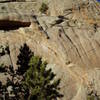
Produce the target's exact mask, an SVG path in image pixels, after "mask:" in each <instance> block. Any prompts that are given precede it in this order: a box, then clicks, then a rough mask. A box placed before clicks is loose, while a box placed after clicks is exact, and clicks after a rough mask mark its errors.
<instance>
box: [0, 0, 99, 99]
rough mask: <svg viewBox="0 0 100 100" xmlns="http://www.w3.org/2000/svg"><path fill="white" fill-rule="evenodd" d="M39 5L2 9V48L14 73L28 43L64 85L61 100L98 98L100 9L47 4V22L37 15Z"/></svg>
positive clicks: (69, 1)
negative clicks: (7, 49)
mask: <svg viewBox="0 0 100 100" xmlns="http://www.w3.org/2000/svg"><path fill="white" fill-rule="evenodd" d="M39 2H41V0H37V1H36V0H35V1H34V2H32V1H30V2H9V3H7V2H6V3H0V44H1V45H6V44H8V45H9V47H10V51H11V58H12V61H13V65H14V66H15V69H16V68H17V66H16V60H17V55H18V53H19V48H20V46H21V45H23V43H25V42H26V43H27V44H28V45H29V47H30V48H31V49H32V50H33V51H34V52H35V54H36V55H39V56H42V57H43V59H44V60H47V61H48V63H49V64H48V67H51V68H52V69H53V71H54V72H55V73H56V74H57V77H60V78H61V79H62V81H61V93H63V94H64V97H63V98H62V99H61V100H87V92H88V91H90V92H91V91H96V92H97V95H100V85H99V83H100V55H99V54H100V9H99V8H100V4H99V3H98V2H96V1H95V0H91V1H90V0H82V1H80V0H76V1H73V0H49V1H47V2H46V3H47V4H48V6H49V9H48V16H47V15H39V13H38V12H39ZM35 14H36V15H35ZM8 29H9V30H8ZM6 56H7V55H6ZM2 59H3V60H2ZM4 60H5V61H7V64H8V63H10V62H9V58H8V57H3V58H0V61H4Z"/></svg>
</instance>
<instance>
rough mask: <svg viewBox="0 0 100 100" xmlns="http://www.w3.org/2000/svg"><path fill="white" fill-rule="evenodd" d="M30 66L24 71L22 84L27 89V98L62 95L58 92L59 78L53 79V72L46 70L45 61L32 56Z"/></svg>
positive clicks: (45, 99)
mask: <svg viewBox="0 0 100 100" xmlns="http://www.w3.org/2000/svg"><path fill="white" fill-rule="evenodd" d="M29 66H30V68H29V69H28V70H27V72H26V73H25V80H24V86H25V87H26V88H27V89H29V92H30V96H29V97H28V99H29V100H52V99H57V97H59V98H60V97H62V95H61V94H60V93H59V91H58V90H59V89H60V88H59V83H60V79H58V80H53V79H54V77H55V74H54V73H53V72H52V71H51V69H48V70H47V68H46V67H47V63H46V62H43V61H42V59H41V58H39V57H34V56H32V58H31V60H30V63H29Z"/></svg>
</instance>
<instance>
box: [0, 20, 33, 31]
mask: <svg viewBox="0 0 100 100" xmlns="http://www.w3.org/2000/svg"><path fill="white" fill-rule="evenodd" d="M30 25H31V22H21V21H10V20H0V30H4V31H10V30H17V29H19V28H21V27H29V26H30Z"/></svg>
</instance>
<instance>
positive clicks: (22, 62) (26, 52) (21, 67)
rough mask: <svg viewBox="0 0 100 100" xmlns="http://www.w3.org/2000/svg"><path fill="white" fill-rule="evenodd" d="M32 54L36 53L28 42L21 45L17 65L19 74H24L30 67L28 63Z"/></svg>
mask: <svg viewBox="0 0 100 100" xmlns="http://www.w3.org/2000/svg"><path fill="white" fill-rule="evenodd" d="M32 55H34V54H33V52H32V51H31V50H30V49H29V47H28V46H27V44H26V43H24V45H23V46H21V48H20V54H19V55H18V61H17V65H18V70H17V72H18V73H19V74H21V75H23V74H24V73H25V72H26V70H27V69H28V68H29V65H28V63H29V61H30V58H31V57H32Z"/></svg>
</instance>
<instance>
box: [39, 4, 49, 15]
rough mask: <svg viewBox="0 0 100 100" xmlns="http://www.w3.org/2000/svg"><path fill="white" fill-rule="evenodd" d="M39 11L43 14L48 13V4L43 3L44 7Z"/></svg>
mask: <svg viewBox="0 0 100 100" xmlns="http://www.w3.org/2000/svg"><path fill="white" fill-rule="evenodd" d="M39 10H40V12H41V13H46V11H47V10H48V6H47V4H45V3H42V5H41V7H40V9H39Z"/></svg>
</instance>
